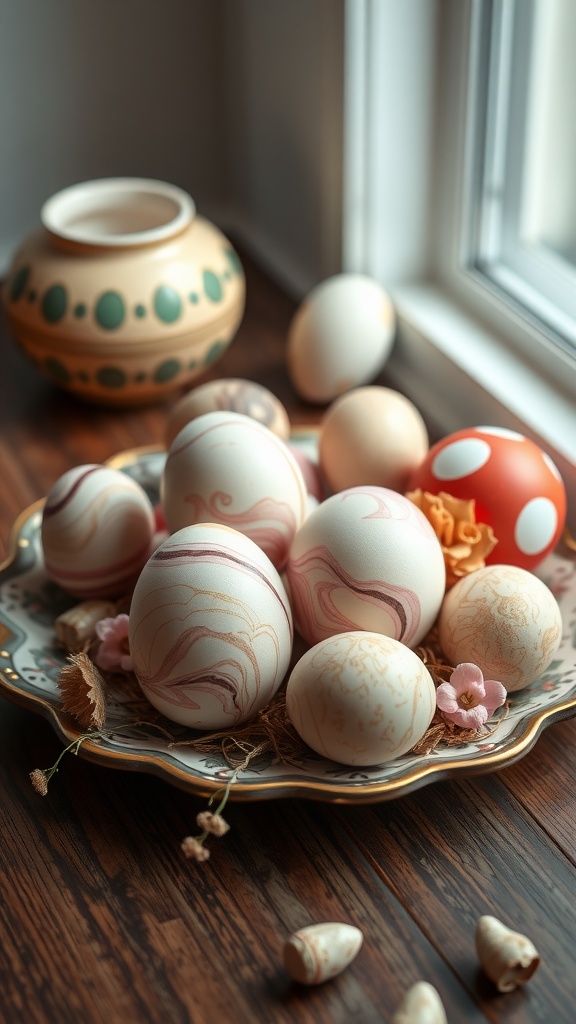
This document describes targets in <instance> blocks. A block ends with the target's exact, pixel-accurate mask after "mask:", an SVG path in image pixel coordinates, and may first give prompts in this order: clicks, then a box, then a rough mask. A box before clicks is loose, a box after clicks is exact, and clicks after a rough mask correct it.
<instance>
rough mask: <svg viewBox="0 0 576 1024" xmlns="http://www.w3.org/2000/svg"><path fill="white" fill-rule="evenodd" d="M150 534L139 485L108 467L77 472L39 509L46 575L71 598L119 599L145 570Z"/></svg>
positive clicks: (151, 522) (148, 507)
mask: <svg viewBox="0 0 576 1024" xmlns="http://www.w3.org/2000/svg"><path fill="white" fill-rule="evenodd" d="M154 531H155V518H154V510H153V508H152V504H151V502H150V500H149V499H148V496H147V495H146V492H145V491H144V490H143V488H142V487H141V486H140V484H138V483H136V482H135V481H134V480H131V479H130V477H128V476H126V474H125V473H122V472H120V470H117V469H111V468H109V467H108V466H101V465H96V464H94V465H92V464H90V465H83V466H76V467H75V468H74V469H70V470H68V472H66V473H64V474H63V476H61V477H60V478H59V479H58V480H57V481H56V483H55V484H54V485H53V487H52V488H51V490H50V492H49V494H48V496H47V498H46V502H45V504H44V509H43V513H42V531H41V537H42V548H43V552H44V561H45V566H46V572H47V573H48V575H49V576H50V577H51V578H52V579H53V580H55V581H56V583H58V584H60V586H61V587H63V588H64V590H67V591H68V592H69V593H70V594H74V595H75V596H76V597H119V596H121V595H122V594H124V593H126V592H127V591H128V590H129V589H130V587H131V586H132V584H133V583H134V581H135V579H136V577H137V576H138V574H139V572H140V570H141V569H142V567H143V565H144V564H145V562H146V560H147V558H148V556H149V554H150V550H151V542H152V537H153V534H154Z"/></svg>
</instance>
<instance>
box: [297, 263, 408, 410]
mask: <svg viewBox="0 0 576 1024" xmlns="http://www.w3.org/2000/svg"><path fill="white" fill-rule="evenodd" d="M395 328H396V316H395V312H394V307H393V305H392V301H391V299H390V296H389V295H388V293H387V292H386V291H385V289H384V288H383V287H382V285H380V284H379V283H378V281H375V280H374V279H373V278H371V277H366V276H365V275H363V274H337V275H336V276H335V277H330V278H328V279H327V280H325V281H322V282H321V284H319V285H317V286H316V288H313V289H312V291H311V292H310V294H309V295H308V296H307V298H306V299H305V300H304V302H303V303H302V304H301V305H300V306H299V307H298V309H297V310H296V313H295V314H294V316H293V318H292V322H291V324H290V328H289V331H288V347H287V365H288V373H289V375H290V379H291V381H292V383H293V385H294V387H295V389H296V391H297V392H298V394H299V395H300V396H301V397H302V398H305V399H306V400H307V401H310V402H331V401H332V399H334V398H336V397H337V396H338V395H341V394H343V392H344V391H348V390H349V389H350V388H353V387H356V386H357V385H358V384H366V383H368V382H369V381H371V380H373V379H374V377H375V376H376V375H377V374H378V373H379V372H380V370H381V369H382V367H383V366H384V363H385V362H386V359H387V357H388V355H389V352H390V350H391V348H392V343H393V341H394V332H395Z"/></svg>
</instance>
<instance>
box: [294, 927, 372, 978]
mask: <svg viewBox="0 0 576 1024" xmlns="http://www.w3.org/2000/svg"><path fill="white" fill-rule="evenodd" d="M362 941H363V935H362V932H361V931H360V929H359V928H356V927H355V926H354V925H352V924H343V923H342V922H340V921H323V922H321V923H320V924H312V925H309V926H308V927H307V928H301V929H300V930H299V931H297V932H294V933H293V934H292V935H290V937H289V938H288V939H287V940H286V942H285V943H284V967H285V968H286V970H287V971H288V974H289V975H290V977H291V978H293V979H294V981H298V982H300V984H302V985H320V984H321V983H322V982H323V981H328V980H329V979H330V978H335V977H336V975H337V974H340V973H341V971H343V970H344V969H345V968H346V967H348V965H349V964H351V963H352V961H353V960H354V958H355V956H356V955H357V954H358V952H359V950H360V947H361V946H362Z"/></svg>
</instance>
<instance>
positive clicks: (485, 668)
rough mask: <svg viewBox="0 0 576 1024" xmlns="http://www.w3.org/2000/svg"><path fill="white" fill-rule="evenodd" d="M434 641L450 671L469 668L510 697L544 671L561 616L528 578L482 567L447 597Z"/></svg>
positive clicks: (514, 570)
mask: <svg viewBox="0 0 576 1024" xmlns="http://www.w3.org/2000/svg"><path fill="white" fill-rule="evenodd" d="M438 635H439V640H440V646H441V647H442V650H443V652H444V654H445V656H446V658H447V659H448V661H449V662H450V663H451V664H452V665H458V664H460V663H461V662H472V663H473V664H475V665H478V667H479V668H480V669H481V671H482V673H483V674H484V677H485V678H486V679H496V680H498V682H500V683H502V685H503V686H505V687H506V689H507V690H508V691H509V692H510V691H516V690H522V689H523V688H524V687H525V686H528V685H529V684H530V683H532V682H534V680H535V679H537V678H538V676H540V675H541V673H542V672H544V671H545V670H546V669H547V667H548V665H549V664H550V662H551V661H552V658H553V657H554V655H555V653H556V651H557V650H558V647H559V646H560V641H561V639H562V616H561V613H560V608H559V606H558V602H557V601H556V598H555V597H554V595H553V593H552V591H551V590H549V589H548V587H547V586H546V584H545V583H543V582H542V580H539V579H538V577H537V576H534V575H533V573H531V572H529V571H528V570H527V569H521V568H520V567H519V566H516V565H488V566H486V567H485V568H483V569H477V570H476V571H475V572H472V573H470V575H469V576H465V577H464V578H463V579H461V580H458V582H457V583H456V584H455V585H454V586H453V587H452V588H451V589H450V590H449V591H448V592H447V594H446V597H445V598H444V601H443V602H442V608H441V610H440V615H439V618H438Z"/></svg>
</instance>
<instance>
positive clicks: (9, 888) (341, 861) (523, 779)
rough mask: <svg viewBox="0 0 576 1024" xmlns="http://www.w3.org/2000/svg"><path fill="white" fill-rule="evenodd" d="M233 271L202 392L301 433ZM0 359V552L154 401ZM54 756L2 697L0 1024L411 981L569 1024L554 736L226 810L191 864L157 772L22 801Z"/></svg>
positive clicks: (313, 995)
mask: <svg viewBox="0 0 576 1024" xmlns="http://www.w3.org/2000/svg"><path fill="white" fill-rule="evenodd" d="M244 262H245V265H246V269H247V278H248V289H247V294H248V304H247V310H246V316H245V319H244V322H243V324H242V326H241V329H240V331H239V334H238V337H237V338H236V340H235V341H234V343H233V345H232V346H231V348H230V349H229V351H228V353H227V354H226V356H225V358H224V359H223V360H222V361H221V362H220V363H219V364H218V366H217V367H216V368H214V370H213V372H212V374H211V376H213V377H216V376H245V377H250V378H252V379H256V380H259V381H260V382H261V383H263V384H265V385H266V386H268V387H269V388H270V389H271V390H272V391H274V392H275V393H276V394H277V395H278V396H279V398H280V399H281V400H282V401H283V402H284V404H285V405H286V407H287V408H288V409H289V412H290V415H291V419H292V421H293V422H294V423H306V422H313V421H317V420H318V419H319V417H320V416H321V414H322V409H319V408H315V407H312V406H309V405H306V404H305V403H303V402H301V401H300V400H299V399H298V397H297V396H296V394H295V393H294V391H293V389H292V387H291V385H290V382H289V380H288V377H287V375H286V370H285V361H284V351H285V340H286V332H287V328H288V325H289V322H290V318H291V315H292V313H293V310H294V304H293V303H292V302H291V301H290V300H289V299H288V298H287V297H286V295H284V294H283V292H282V291H281V289H279V288H278V287H277V286H276V285H275V284H274V283H273V282H272V281H270V280H269V279H268V278H267V277H266V275H264V274H263V273H262V272H261V271H260V270H259V269H258V268H257V267H256V266H254V265H253V263H252V262H251V261H250V260H249V259H248V258H246V257H245V259H244ZM1 346H2V347H1V358H2V362H1V373H0V472H1V474H2V491H1V494H2V497H1V500H0V548H1V549H2V550H3V551H5V550H6V547H7V542H8V535H9V532H10V528H11V525H12V523H13V521H14V519H15V518H16V516H17V515H18V514H19V513H20V512H21V511H22V510H23V509H24V508H25V507H26V506H27V505H29V504H30V503H31V502H32V501H35V500H36V499H38V498H41V497H43V496H44V495H45V493H46V492H47V490H48V489H49V487H50V486H51V485H52V483H53V482H54V480H55V479H56V478H57V477H58V476H59V475H60V474H61V473H62V472H63V471H64V470H66V469H68V468H70V467H71V466H74V465H76V464H78V463H81V462H87V461H102V460H103V459H106V458H108V457H109V456H111V455H113V454H115V453H116V452H118V451H120V450H122V449H124V448H129V447H132V446H135V445H148V444H161V443H162V442H163V438H164V428H165V422H166V416H167V412H168V409H169V408H170V403H164V404H161V405H158V406H150V407H147V408H143V409H135V410H134V409H131V410H118V411H112V410H107V409H103V408H99V407H96V406H88V405H83V404H81V403H80V402H78V401H76V400H75V399H74V398H73V397H70V396H67V395H65V394H63V393H61V392H60V391H57V390H56V389H55V388H54V387H52V385H50V384H49V383H47V382H46V381H44V380H43V379H42V378H41V377H39V376H38V375H37V374H36V372H35V371H34V370H33V368H32V367H31V366H29V365H28V364H27V362H26V360H25V359H24V357H23V356H22V355H21V354H20V352H19V350H18V349H17V348H16V347H15V346H14V345H13V344H12V343H11V341H10V340H9V338H8V336H7V332H6V330H5V328H3V329H2V339H1ZM382 382H385V378H382ZM60 749H61V745H60V743H59V741H58V739H57V738H56V736H55V734H54V733H53V731H52V729H51V727H50V726H49V725H48V723H47V722H45V721H44V720H42V719H41V718H40V717H37V716H35V715H33V714H32V713H31V712H30V711H28V710H24V709H22V708H19V707H17V706H15V705H13V704H11V703H9V702H8V701H6V700H4V699H3V698H0V752H1V753H0V791H1V793H2V798H1V800H0V828H1V835H2V843H1V845H0V893H1V899H0V981H1V988H0V997H1V999H0V1020H1V1021H2V1022H6V1024H52V1022H57V1024H60V1022H68V1021H70V1022H74V1024H76V1022H77V1021H79V1020H82V1021H85V1022H89V1024H92V1022H107V1024H114V1022H123V1024H131V1022H134V1024H142V1022H143V1024H148V1022H151V1024H155V1022H162V1024H165V1022H170V1024H174V1022H177V1024H179V1022H182V1024H184V1022H188V1021H191V1022H193V1024H211V1022H212V1021H221V1020H222V1021H230V1022H239V1024H242V1022H244V1021H246V1022H248V1021H250V1022H253V1021H256V1022H262V1024H272V1022H279V1024H283V1022H287V1024H288V1022H302V1024H312V1022H314V1024H329V1022H336V1024H344V1022H346V1024H348V1022H350V1021H352V1020H354V1021H357V1022H359V1024H376V1022H385V1021H389V1020H390V1019H391V1016H392V1013H393V1011H394V1009H395V1007H396V1006H397V1005H398V1003H399V1001H400V999H401V998H402V995H403V993H404V992H405V990H406V989H407V987H408V986H409V985H411V984H412V983H413V982H415V981H417V980H419V979H424V980H428V981H430V982H431V983H432V984H433V985H435V987H436V988H437V989H438V991H439V992H440V994H441V997H442V999H443V1001H444V1004H445V1006H446V1010H447V1014H448V1020H449V1021H450V1022H451V1024H460V1022H463V1021H471V1022H477V1021H482V1020H490V1021H494V1022H496V1021H502V1022H504V1021H506V1022H509V1024H530V1022H544V1024H552V1022H555V1024H556V1022H566V1024H573V1022H574V1019H575V1012H576V1011H575V1010H574V1007H575V1005H576V972H574V970H573V968H572V959H573V950H574V948H575V946H576V916H575V915H574V912H573V907H574V894H575V892H576V866H575V864H576V840H575V837H574V827H573V821H574V813H575V799H574V782H573V780H574V778H575V777H576V722H575V721H567V722H563V723H560V724H558V725H556V726H553V727H551V728H550V729H548V730H546V732H545V733H544V735H543V736H542V737H541V738H540V740H539V741H538V743H537V745H536V746H535V748H534V750H533V751H532V752H531V753H530V754H529V755H527V756H526V757H525V758H524V759H522V760H521V761H519V762H518V763H517V764H515V765H513V766H511V767H509V768H507V769H505V770H504V771H502V772H500V773H499V774H497V775H496V774H495V775H489V776H483V777H480V778H476V779H470V780H466V779H463V780H461V781H458V782H456V781H453V782H442V783H436V784H434V785H431V786H428V787H426V788H425V789H423V790H421V791H419V792H417V793H415V794H413V795H411V796H408V797H404V798H402V799H400V800H396V801H392V802H390V803H384V804H381V805H377V806H367V807H338V806H332V805H322V804H314V803H311V802H307V801H304V800H302V801H296V800H283V801H264V802H259V803H254V804H244V803H239V804H231V805H229V807H228V809H227V818H228V820H229V821H230V824H231V831H230V832H229V833H228V835H227V836H225V837H223V838H222V839H219V840H214V841H213V842H212V845H211V849H212V856H211V859H210V860H209V861H208V862H207V863H205V864H202V865H197V864H195V863H191V862H188V861H186V860H185V859H184V858H183V856H182V853H181V850H180V842H181V840H182V838H183V837H184V836H185V835H186V834H189V833H190V831H194V830H195V825H194V821H195V816H196V813H197V812H198V810H200V809H202V808H203V806H204V802H203V801H201V800H200V799H199V798H196V797H193V796H190V795H188V794H186V793H185V792H182V791H180V790H178V789H176V788H174V787H172V786H170V785H169V784H167V783H166V782H163V781H161V780H159V779H156V778H153V777H151V776H147V775H140V774H132V773H128V772H120V771H114V770H112V769H108V768H102V767H99V766H96V765H93V764H90V763H89V762H87V761H84V760H82V759H80V758H73V757H72V756H69V757H68V758H66V759H65V760H64V761H63V762H62V767H61V769H60V771H59V773H58V774H57V775H56V776H55V778H54V779H53V780H52V782H51V784H50V791H49V794H48V796H47V797H45V798H41V797H40V796H38V794H36V793H35V792H34V790H33V789H32V787H31V785H30V781H29V772H30V771H31V770H32V769H33V768H34V767H47V766H48V765H50V764H52V763H53V762H54V760H55V759H56V757H57V755H58V753H59V751H60ZM482 913H493V914H495V915H496V916H498V917H500V918H501V919H503V920H504V921H507V922H508V923H510V924H511V925H512V926H513V927H516V928H518V929H519V930H521V931H525V932H526V933H527V934H529V935H530V937H531V938H532V939H533V940H534V941H535V943H536V945H537V946H538V947H539V949H540V951H541V953H542V958H543V960H542V966H541V968H540V970H539V971H538V972H537V974H536V975H535V977H534V978H533V979H532V981H531V982H530V984H529V985H528V986H526V987H525V988H524V989H523V990H521V991H518V992H516V993H512V994H510V995H506V996H503V995H499V994H498V993H497V992H496V990H495V989H494V988H493V986H491V985H490V983H488V982H487V980H486V979H485V978H484V976H483V975H482V974H481V972H480V971H479V969H478V964H477V959H476V955H475V951H474V943H473V934H474V926H475V922H476V919H477V917H478V916H479V915H480V914H482ZM321 920H342V921H347V922H349V923H352V924H356V925H358V926H359V927H361V928H362V930H363V932H364V936H365V938H364V945H363V948H362V950H361V951H360V953H359V955H358V957H357V959H356V960H355V961H354V963H353V964H352V965H351V966H350V968H349V969H348V970H347V971H345V972H344V973H343V974H342V975H341V976H340V977H338V978H336V979H335V980H333V981H332V982H329V983H327V984H325V985H322V986H319V987H317V988H314V989H306V988H304V987H303V986H299V985H296V984H294V983H292V982H291V981H290V979H289V978H288V976H287V974H286V973H285V972H284V970H283V968H282V957H281V953H282V944H283V941H284V939H285V938H286V937H287V935H288V934H289V933H290V932H291V931H293V930H294V929H297V928H299V927H302V926H304V925H307V924H311V923H314V922H317V921H321Z"/></svg>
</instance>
